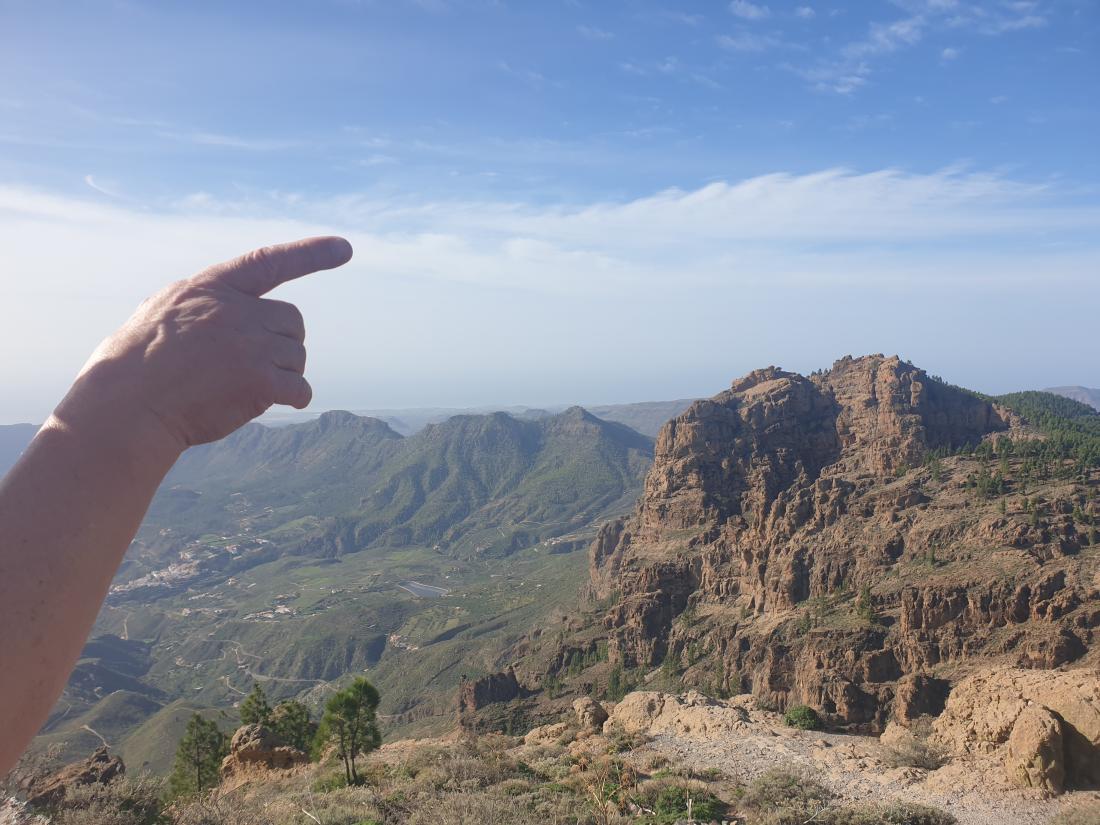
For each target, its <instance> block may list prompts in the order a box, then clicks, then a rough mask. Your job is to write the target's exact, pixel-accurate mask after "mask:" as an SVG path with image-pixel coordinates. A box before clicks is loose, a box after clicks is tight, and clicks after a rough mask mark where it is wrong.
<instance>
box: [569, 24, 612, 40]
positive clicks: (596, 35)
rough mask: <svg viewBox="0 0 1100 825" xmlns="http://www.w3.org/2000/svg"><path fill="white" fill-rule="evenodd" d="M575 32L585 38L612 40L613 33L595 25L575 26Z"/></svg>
mask: <svg viewBox="0 0 1100 825" xmlns="http://www.w3.org/2000/svg"><path fill="white" fill-rule="evenodd" d="M577 33H578V34H579V35H580V36H581V37H583V38H585V39H587V40H613V39H614V38H615V35H614V34H613V33H611V32H609V31H604V30H603V29H598V28H596V27H595V26H577Z"/></svg>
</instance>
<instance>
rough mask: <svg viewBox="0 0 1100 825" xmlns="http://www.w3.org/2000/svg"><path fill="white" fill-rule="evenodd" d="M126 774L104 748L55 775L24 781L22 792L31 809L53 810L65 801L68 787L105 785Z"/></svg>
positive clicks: (122, 767)
mask: <svg viewBox="0 0 1100 825" xmlns="http://www.w3.org/2000/svg"><path fill="white" fill-rule="evenodd" d="M125 772H126V766H125V765H124V764H123V762H122V760H121V759H119V758H118V757H117V756H111V755H110V752H109V751H108V750H107V747H106V746H104V747H102V748H97V749H96V751H95V752H94V753H93V754H92V755H91V756H89V757H88V758H87V759H85V760H83V761H81V762H73V763H72V764H69V765H66V766H65V767H63V768H62V769H61V770H59V771H57V772H56V773H52V774H48V775H46V776H37V777H33V778H31V779H28V780H26V781H24V782H23V784H22V790H23V792H24V794H26V797H27V802H28V804H30V805H31V806H32V807H35V808H46V807H52V806H54V805H57V804H58V803H60V802H61V800H62V799H64V798H65V791H66V789H67V788H69V787H71V786H74V785H106V784H107V783H108V782H110V781H111V780H112V779H114V778H115V777H116V776H121V775H122V774H124V773H125Z"/></svg>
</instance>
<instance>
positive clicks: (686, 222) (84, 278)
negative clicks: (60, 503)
mask: <svg viewBox="0 0 1100 825" xmlns="http://www.w3.org/2000/svg"><path fill="white" fill-rule="evenodd" d="M93 181H94V178H93ZM331 232H339V233H341V234H344V235H346V236H347V237H348V238H349V239H350V240H351V241H352V243H353V245H354V246H355V258H354V259H353V261H352V263H351V264H349V265H348V267H346V268H344V269H342V270H339V271H337V272H335V273H326V274H325V275H324V276H321V277H318V278H316V279H306V280H304V281H302V282H300V283H296V284H293V285H289V286H288V287H286V288H285V291H284V293H283V295H284V296H285V297H288V298H289V299H291V300H296V301H299V302H300V303H302V305H303V309H304V310H306V311H307V315H308V317H309V319H310V330H311V333H310V336H311V339H310V340H311V342H312V343H311V374H314V375H317V376H319V377H320V379H321V380H320V381H319V385H320V386H327V387H331V388H333V390H332V391H333V392H334V393H335V396H330V397H329V398H327V399H322V400H321V401H320V402H319V403H321V404H325V403H331V404H335V405H341V404H346V403H349V402H350V400H354V399H353V398H352V396H351V395H341V394H340V392H346V393H354V392H359V391H360V390H359V389H356V387H357V386H360V385H359V384H357V383H356V382H357V377H358V376H362V375H367V374H369V375H371V376H374V377H373V378H371V381H372V382H373V383H372V384H371V387H370V393H371V398H373V399H378V398H382V397H385V398H388V399H389V402H388V403H390V404H391V405H395V404H396V405H398V406H400V405H401V403H403V400H408V399H409V398H412V397H414V396H411V395H409V394H408V393H411V392H414V391H415V392H419V393H421V394H423V393H424V392H425V389H424V385H425V382H430V381H431V380H432V376H434V375H435V374H436V373H434V372H432V371H433V370H436V371H437V372H439V371H442V372H441V374H442V373H447V374H455V371H456V370H458V371H461V370H463V369H466V370H473V369H474V368H475V367H476V371H477V374H478V376H480V377H479V378H478V380H479V381H482V382H483V383H482V384H480V385H479V386H481V388H482V389H481V390H479V392H484V393H486V394H487V395H485V396H484V399H485V400H489V399H491V397H494V396H495V397H498V398H514V397H515V396H514V395H510V394H509V392H506V390H508V388H509V387H511V388H512V392H518V390H515V386H516V385H515V384H513V383H512V382H514V381H515V380H516V378H515V375H516V374H521V373H522V374H528V375H531V374H539V373H538V370H540V369H541V370H545V371H546V373H545V374H546V375H550V374H551V373H552V374H554V375H561V374H570V375H582V374H583V375H587V374H588V373H587V372H586V371H590V370H591V369H595V367H593V366H592V363H591V354H592V353H600V358H601V359H603V360H602V361H601V362H600V366H599V369H600V370H604V371H607V370H611V371H614V370H620V369H622V370H629V369H634V368H635V367H636V365H638V364H643V363H649V364H653V365H659V366H654V367H653V369H658V370H659V371H662V370H665V369H666V367H667V369H672V366H671V365H673V364H676V363H686V362H692V363H694V361H698V360H699V358H700V355H699V351H698V346H699V345H700V342H699V340H697V339H696V338H695V337H694V336H688V337H686V338H679V337H677V338H674V339H665V338H664V337H661V336H658V337H657V338H656V339H655V338H654V337H653V336H650V335H647V334H643V331H644V330H645V329H646V327H645V325H644V324H643V325H641V327H639V324H638V323H637V322H636V319H637V318H647V319H654V321H653V323H668V319H669V318H671V317H677V318H679V317H681V316H682V317H692V318H696V317H699V318H700V319H702V318H706V319H708V320H707V321H706V323H703V322H702V321H701V322H700V323H701V326H700V328H699V335H701V336H704V338H703V339H702V340H712V344H713V347H714V350H713V351H714V352H715V353H716V355H715V356H714V359H712V360H715V362H716V366H715V369H716V370H718V373H717V374H719V375H724V374H725V370H727V369H733V367H731V366H730V365H729V364H728V363H726V359H724V358H719V355H720V354H721V353H722V352H726V353H727V354H728V353H729V352H731V350H730V349H729V348H731V347H740V348H741V350H740V351H741V352H742V353H743V355H742V356H740V357H746V358H747V357H749V355H748V354H746V353H749V350H748V349H746V348H752V347H756V348H757V349H759V350H760V352H759V353H757V352H756V351H755V350H752V353H751V357H752V358H754V359H755V358H770V357H773V356H774V352H776V351H779V350H781V349H782V348H783V347H789V346H792V345H791V344H790V342H791V341H792V340H795V339H807V340H809V339H813V337H814V336H815V335H819V336H825V337H826V338H827V339H828V341H829V343H830V346H836V347H846V346H851V347H874V348H876V349H877V348H880V347H883V346H898V347H902V345H903V344H905V345H906V346H913V344H912V343H906V342H905V341H898V343H896V344H895V343H894V342H895V340H896V339H895V338H894V337H893V336H894V332H892V331H891V330H892V329H893V328H892V327H883V328H882V329H879V328H878V327H876V326H875V324H874V323H872V320H870V319H874V318H878V317H888V316H889V313H890V312H891V311H894V310H892V309H891V307H893V308H895V309H897V307H900V306H903V305H904V306H909V305H910V304H909V302H910V300H912V301H919V300H920V298H919V296H921V295H933V296H942V295H943V294H944V293H943V289H945V288H949V289H950V295H951V296H952V297H951V301H952V302H961V303H960V305H962V306H971V305H985V302H987V301H988V300H989V298H990V296H996V295H999V294H1003V293H1004V291H1005V290H1018V291H1021V292H1022V293H1023V292H1026V294H1028V295H1032V294H1033V293H1034V285H1035V282H1036V277H1038V276H1037V273H1041V277H1042V279H1043V284H1044V286H1045V287H1047V290H1046V291H1045V292H1043V294H1042V295H1039V296H1037V297H1036V298H1035V300H1037V301H1040V302H1041V301H1042V300H1045V298H1044V296H1045V295H1047V294H1049V295H1050V296H1052V300H1054V298H1053V296H1056V295H1062V294H1065V290H1066V289H1069V290H1071V291H1072V292H1073V294H1075V295H1077V296H1078V297H1079V298H1080V300H1079V301H1078V302H1077V305H1079V306H1084V305H1086V304H1088V303H1089V301H1090V300H1093V299H1097V300H1100V295H1097V294H1096V291H1097V290H1096V283H1095V272H1096V271H1097V267H1098V266H1100V244H1098V243H1097V241H1096V240H1095V239H1096V238H1097V237H1100V207H1097V206H1096V205H1094V204H1092V203H1089V202H1087V199H1084V198H1082V196H1081V194H1080V193H1075V192H1069V191H1062V190H1059V189H1058V188H1056V187H1053V186H1049V185H1039V184H1034V183H1025V182H1021V181H1016V180H1013V179H1011V178H1007V177H1004V176H1001V175H995V174H984V173H979V172H968V171H964V170H958V169H948V170H944V171H941V172H937V173H933V174H913V173H906V172H902V171H897V170H890V169H885V170H879V171H874V172H864V173H859V172H853V171H850V170H843V169H829V170H823V171H820V172H817V173H813V174H800V175H796V174H788V173H780V174H769V175H760V176H756V177H752V178H747V179H744V180H738V181H717V182H713V183H710V184H708V185H706V186H702V187H699V188H695V189H668V190H664V191H659V192H654V193H652V194H650V195H648V196H645V197H640V198H635V199H631V200H624V201H610V200H600V201H592V202H588V203H569V204H566V203H559V204H550V205H544V204H536V203H526V202H517V201H504V200H482V201H477V200H459V201H455V200H450V201H441V200H423V201H420V200H412V199H407V200H404V201H394V200H380V199H377V198H375V197H372V196H368V195H362V194H356V193H352V194H346V195H342V196H332V197H326V198H317V199H313V198H310V197H306V196H302V195H297V194H289V195H288V194H279V195H262V196H261V195H256V196H254V197H252V198H244V199H241V200H227V199H224V198H219V197H215V196H212V195H203V194H201V193H200V194H196V195H193V196H190V197H187V198H184V199H180V200H179V201H177V202H175V203H172V204H139V203H131V202H129V201H122V200H118V199H107V198H106V197H96V198H95V199H93V197H92V196H91V192H90V190H89V197H73V196H68V195H59V194H55V193H50V192H46V191H42V190H34V189H26V188H22V187H14V186H0V244H2V245H3V247H4V249H5V260H6V262H7V264H8V265H7V266H6V267H5V268H4V271H3V272H2V273H0V289H2V290H3V294H4V295H5V297H6V299H7V300H8V302H9V304H8V305H9V306H17V307H19V311H18V312H16V313H10V316H11V317H10V318H9V319H8V321H7V322H6V326H5V335H7V336H9V339H10V340H12V341H19V342H20V344H19V346H20V348H21V350H22V351H26V352H33V353H34V354H35V357H34V358H33V359H14V361H13V362H10V363H9V364H8V365H7V366H6V367H5V370H4V373H3V376H4V380H5V381H6V382H7V383H8V385H9V386H17V387H20V388H21V389H20V393H18V394H17V396H18V397H17V396H15V395H13V396H12V398H11V399H10V403H8V402H3V401H2V400H0V420H17V419H18V420H34V419H35V418H36V417H37V418H40V417H41V415H43V414H45V412H46V411H48V409H49V406H48V404H49V403H51V402H52V401H55V400H56V398H57V397H58V396H59V394H60V393H61V392H63V390H64V387H65V385H66V383H67V382H68V381H69V380H70V379H71V376H72V374H73V371H74V370H75V369H76V368H78V367H79V365H80V363H81V362H82V361H83V359H84V357H86V355H87V353H88V352H89V351H90V350H91V348H92V347H94V346H95V344H96V343H97V342H98V340H99V339H100V338H101V337H102V335H103V334H104V333H105V332H106V331H108V330H109V329H111V328H112V327H113V326H115V325H117V324H118V323H119V322H121V321H122V320H123V319H124V318H125V317H126V315H127V314H128V313H129V312H130V311H131V310H132V308H133V307H134V306H135V305H136V304H137V302H138V301H139V300H140V299H141V298H142V297H144V296H146V295H148V294H149V293H150V292H152V291H154V290H156V289H158V288H160V287H161V286H163V284H164V283H166V282H167V281H170V280H172V279H174V278H178V277H180V276H182V275H186V274H187V273H189V272H194V271H197V270H198V269H199V268H201V267H202V266H204V265H207V264H209V263H211V262H212V261H216V260H222V259H225V258H228V257H230V256H232V255H234V254H237V253H239V252H241V251H243V250H245V249H248V248H250V247H254V246H259V245H262V244H267V243H272V242H277V241H282V240H286V239H290V238H295V237H302V236H306V235H313V234H322V233H331ZM937 285H939V286H937ZM907 296H914V297H913V298H912V299H910V298H909V297H907ZM811 297H812V301H811ZM937 300H940V299H937ZM898 301H901V304H898V303H897V302H898ZM700 302H702V303H700ZM926 303H927V302H926ZM932 303H935V302H934V301H933V302H932ZM796 305H798V306H801V305H804V306H805V308H804V309H803V310H799V311H800V312H805V313H808V314H807V315H806V316H805V317H804V318H803V320H802V321H801V322H800V323H799V324H795V325H793V326H792V325H789V324H787V323H786V322H785V321H783V322H782V323H780V324H779V325H778V327H776V326H775V325H773V324H772V323H771V322H770V321H769V320H768V318H769V317H770V316H769V315H768V312H764V311H762V312H761V313H759V315H760V317H759V318H757V317H756V315H754V314H753V313H748V314H745V313H744V312H743V311H742V309H739V308H748V307H769V308H771V310H769V311H774V312H778V313H783V312H789V311H790V307H791V306H796ZM811 305H812V311H811ZM953 306H955V304H953V303H952V304H949V305H948V306H947V307H941V308H942V309H945V310H951V309H952V307H953ZM724 308H728V311H729V312H735V313H737V314H736V315H735V316H730V317H731V318H733V317H735V318H736V319H737V321H736V323H732V322H731V323H724V322H723V317H724V316H723V312H726V311H727V310H726V309H724ZM934 309H935V308H934V307H932V306H931V305H930V306H929V307H927V311H929V312H932V311H934ZM913 311H916V310H913ZM1069 311H1070V312H1071V313H1072V312H1073V311H1076V310H1075V309H1070V310H1069ZM856 316H858V317H860V318H862V319H863V320H862V321H861V322H860V323H859V324H856V325H855V327H854V328H853V329H855V328H858V329H859V330H860V336H862V337H859V339H858V340H855V339H853V340H852V341H851V342H850V343H849V339H848V338H846V337H845V335H844V334H842V333H840V332H838V331H837V330H836V329H835V323H836V322H835V320H830V319H836V318H853V317H856ZM47 318H48V319H50V323H48V324H47V323H43V319H47ZM968 318H969V319H970V320H968V321H967V324H966V325H965V328H960V330H961V332H959V333H958V334H963V335H965V336H979V337H980V336H989V338H990V340H1000V338H999V336H1000V333H1001V332H1002V327H1001V323H1002V319H999V318H997V317H996V315H995V313H990V314H988V320H983V319H986V318H987V316H986V315H983V314H982V313H977V314H972V315H969V316H968ZM656 319H662V320H661V321H659V322H658V321H657V320H656ZM677 323H679V322H677ZM983 325H984V326H983ZM57 328H61V329H64V330H65V331H66V332H65V334H64V335H56V334H55V333H54V331H53V330H55V329H57ZM779 328H781V329H782V330H783V333H782V340H780V339H777V338H776V335H778V329H779ZM1074 329H1076V327H1074ZM640 330H641V331H640ZM951 334H954V333H951V332H949V331H948V332H945V335H946V336H947V337H950V335H951ZM1082 334H1084V333H1082ZM838 336H839V337H838ZM821 340H825V338H821V339H820V340H817V342H816V344H814V345H813V346H815V347H816V346H818V345H820V343H821ZM913 340H914V341H916V342H918V343H919V342H920V341H925V339H924V338H921V337H920V336H919V335H917V336H916V337H915V338H914V339H913ZM968 340H969V339H968ZM507 341H512V344H507V343H506V342H507ZM609 341H612V342H613V341H618V342H619V344H616V345H615V346H614V347H612V348H611V349H609V346H610V345H609V343H608V342H609ZM439 342H447V343H446V348H445V351H443V352H441V351H440V350H439V347H438V344H439ZM516 342H521V343H522V346H517V344H516ZM563 342H564V343H567V344H568V346H567V347H566V350H568V353H572V352H575V353H576V356H575V358H574V356H573V355H569V354H568V353H566V354H563V350H562V345H563ZM784 342H786V343H784ZM940 343H941V344H942V345H943V346H944V347H948V346H955V345H956V344H957V345H958V346H959V347H962V346H963V344H962V343H961V341H960V342H955V344H952V343H951V342H950V341H948V340H946V339H945V340H944V341H942V342H940ZM807 346H809V344H807ZM937 346H939V344H937ZM509 347H511V349H509ZM616 347H617V349H616ZM811 348H812V347H811ZM506 350H507V351H508V352H511V353H513V354H514V358H513V359H512V360H514V361H515V362H516V363H514V364H513V363H512V362H511V361H509V360H508V359H509V358H511V357H512V355H509V356H508V357H503V358H502V356H501V352H504V351H506ZM513 351H514V352H513ZM708 351H709V350H708ZM815 351H816V350H815ZM832 354H835V353H830V355H832ZM524 359H530V362H529V363H527V362H525V361H524ZM540 359H541V360H540ZM693 359H694V361H693ZM505 362H507V363H505ZM718 362H721V363H718ZM471 365H473V366H471ZM744 366H745V367H746V368H748V367H750V366H752V364H751V363H746V364H745V365H744ZM513 368H514V370H519V371H520V372H518V373H515V374H513V373H510V372H508V370H511V369H513ZM662 374H665V373H663V372H662ZM667 374H668V375H672V374H674V372H669V373H667ZM727 377H728V376H727ZM570 380H572V379H570ZM563 381H564V379H563ZM592 381H593V382H595V383H593V384H592V386H598V385H599V382H598V381H597V378H595V377H593V378H592ZM341 382H343V383H341ZM387 382H388V383H387ZM577 386H579V385H575V384H570V383H568V382H567V381H564V383H561V384H560V385H554V386H553V387H548V388H546V389H545V391H546V392H548V393H550V395H551V396H553V395H555V394H559V393H560V394H562V396H561V397H570V395H569V394H570V393H572V392H574V390H576V392H580V390H577V389H576V388H577ZM341 387H343V389H342V390H340V392H337V390H338V389H339V388H341ZM571 388H572V389H571ZM668 391H671V390H668ZM637 392H639V393H643V394H648V395H649V396H651V397H658V396H659V395H660V394H661V393H662V392H663V390H662V389H661V387H660V386H656V387H650V389H648V390H643V389H639V390H637ZM415 397H416V398H421V396H415ZM463 397H464V398H466V396H463ZM479 397H481V396H479ZM574 397H575V396H574ZM639 397H642V396H639ZM364 400H365V399H364ZM435 400H436V401H441V400H446V399H442V398H436V399H435ZM468 400H473V399H472V396H471V397H470V398H469V399H468ZM520 400H528V401H529V400H530V399H522V398H521V399H520ZM5 403H7V406H5Z"/></svg>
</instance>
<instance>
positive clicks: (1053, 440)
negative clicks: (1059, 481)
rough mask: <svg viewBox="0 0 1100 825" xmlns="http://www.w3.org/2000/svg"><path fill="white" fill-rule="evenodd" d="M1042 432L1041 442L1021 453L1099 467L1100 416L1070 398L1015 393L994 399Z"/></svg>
mask: <svg viewBox="0 0 1100 825" xmlns="http://www.w3.org/2000/svg"><path fill="white" fill-rule="evenodd" d="M994 400H995V401H997V402H998V403H999V404H1003V405H1005V406H1006V407H1008V408H1009V409H1011V410H1013V411H1014V412H1016V413H1018V414H1020V415H1021V416H1023V417H1024V418H1025V419H1027V421H1028V422H1029V423H1030V424H1032V425H1033V426H1035V427H1036V428H1037V429H1038V430H1040V431H1041V432H1042V433H1043V435H1044V439H1043V440H1042V441H1036V442H1032V443H1030V444H1024V445H1022V447H1021V448H1019V450H1018V452H1023V453H1024V454H1027V455H1030V456H1033V457H1035V458H1039V459H1043V460H1052V459H1073V460H1074V461H1076V462H1077V463H1078V464H1079V465H1080V466H1081V467H1097V466H1100V413H1098V412H1097V411H1096V410H1094V409H1093V408H1092V407H1090V406H1089V405H1088V404H1083V403H1081V402H1080V401H1074V400H1073V399H1071V398H1065V397H1063V396H1061V395H1055V394H1054V393H1049V392H1036V391H1028V392H1015V393H1010V394H1008V395H1001V396H998V397H997V398H995V399H994Z"/></svg>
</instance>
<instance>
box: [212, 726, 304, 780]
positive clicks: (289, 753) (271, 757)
mask: <svg viewBox="0 0 1100 825" xmlns="http://www.w3.org/2000/svg"><path fill="white" fill-rule="evenodd" d="M307 762H309V756H308V755H307V754H306V753H304V752H302V751H300V750H298V749H297V748H294V747H291V746H290V745H288V744H287V743H286V742H285V741H284V740H283V739H282V737H280V736H279V735H278V734H277V733H275V731H273V730H271V729H270V728H267V727H264V726H263V725H244V726H242V727H239V728H237V731H236V733H234V734H233V739H232V740H231V741H230V743H229V755H228V756H226V757H225V759H223V760H222V765H221V772H222V776H223V777H225V778H229V777H232V776H235V775H238V774H243V773H250V772H252V771H256V770H269V771H270V770H289V769H290V768H294V767H297V766H298V765H304V764H306V763H307Z"/></svg>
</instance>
